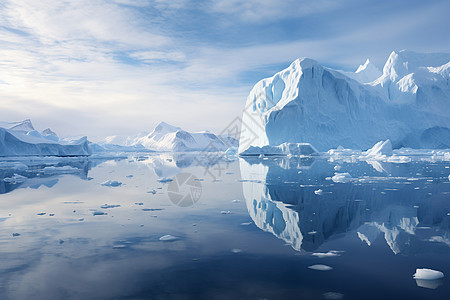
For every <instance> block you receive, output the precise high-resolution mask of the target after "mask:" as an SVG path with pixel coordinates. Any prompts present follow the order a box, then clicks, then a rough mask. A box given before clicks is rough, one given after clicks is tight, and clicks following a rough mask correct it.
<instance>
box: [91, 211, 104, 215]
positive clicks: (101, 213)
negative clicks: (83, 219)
mask: <svg viewBox="0 0 450 300" xmlns="http://www.w3.org/2000/svg"><path fill="white" fill-rule="evenodd" d="M92 215H93V216H104V215H107V213H105V212H103V211H100V210H95V211H93V212H92Z"/></svg>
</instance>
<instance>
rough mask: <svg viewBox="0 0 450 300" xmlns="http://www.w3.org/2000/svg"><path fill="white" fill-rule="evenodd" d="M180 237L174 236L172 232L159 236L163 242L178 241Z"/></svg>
mask: <svg viewBox="0 0 450 300" xmlns="http://www.w3.org/2000/svg"><path fill="white" fill-rule="evenodd" d="M179 239H180V238H179V237H176V236H173V235H170V234H166V235H163V236H162V237H160V238H159V240H160V241H163V242H171V241H176V240H179Z"/></svg>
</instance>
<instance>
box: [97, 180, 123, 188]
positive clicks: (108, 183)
mask: <svg viewBox="0 0 450 300" xmlns="http://www.w3.org/2000/svg"><path fill="white" fill-rule="evenodd" d="M101 185H103V186H111V187H117V186H121V185H122V182H119V181H116V180H106V181H105V182H102V183H101Z"/></svg>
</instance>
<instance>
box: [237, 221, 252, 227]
mask: <svg viewBox="0 0 450 300" xmlns="http://www.w3.org/2000/svg"><path fill="white" fill-rule="evenodd" d="M251 224H252V222H244V223H241V224H240V225H241V226H248V225H251Z"/></svg>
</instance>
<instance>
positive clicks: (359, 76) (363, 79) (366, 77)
mask: <svg viewBox="0 0 450 300" xmlns="http://www.w3.org/2000/svg"><path fill="white" fill-rule="evenodd" d="M343 73H344V74H345V75H347V76H348V77H350V78H352V79H355V80H356V81H358V82H360V83H369V82H372V81H374V80H376V79H377V78H379V77H380V76H381V75H382V73H381V71H380V70H379V69H378V68H377V67H376V66H375V65H374V64H373V63H372V62H371V61H370V60H369V59H367V60H366V62H365V63H364V64H362V65H360V66H359V67H358V69H357V70H356V71H355V72H354V73H352V72H343Z"/></svg>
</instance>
